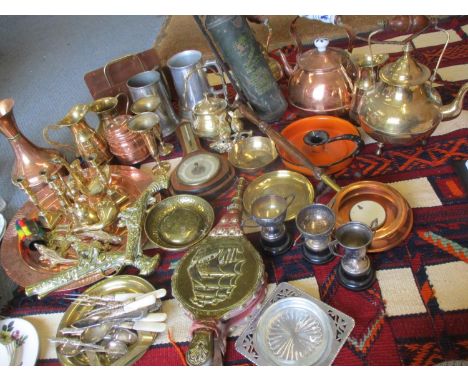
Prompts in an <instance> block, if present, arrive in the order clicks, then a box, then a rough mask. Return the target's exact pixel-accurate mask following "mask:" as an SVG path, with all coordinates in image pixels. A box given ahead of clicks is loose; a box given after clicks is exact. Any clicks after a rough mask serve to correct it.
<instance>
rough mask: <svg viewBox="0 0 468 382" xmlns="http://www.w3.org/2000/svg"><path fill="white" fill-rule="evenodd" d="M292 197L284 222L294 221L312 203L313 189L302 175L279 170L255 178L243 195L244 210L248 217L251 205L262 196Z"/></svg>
mask: <svg viewBox="0 0 468 382" xmlns="http://www.w3.org/2000/svg"><path fill="white" fill-rule="evenodd" d="M291 194H292V195H294V200H293V202H292V203H291V204H290V205H289V207H288V211H287V213H286V221H289V220H292V219H294V218H295V217H296V216H297V214H298V212H299V211H300V210H301V209H302V208H303V207H305V206H307V205H309V204H311V203H313V202H314V187H313V186H312V183H310V181H309V180H308V179H307V178H306V177H305V176H303V175H301V174H298V173H297V172H293V171H287V170H279V171H272V172H268V173H266V174H263V175H262V176H260V177H258V178H256V179H255V180H254V181H253V182H251V183H250V184H249V185H248V186H247V188H246V189H245V193H244V209H245V211H246V212H247V214H248V215H249V216H250V215H251V214H252V203H253V202H254V201H255V200H256V199H257V198H259V197H260V196H263V195H278V196H282V197H283V198H287V197H288V196H289V195H291Z"/></svg>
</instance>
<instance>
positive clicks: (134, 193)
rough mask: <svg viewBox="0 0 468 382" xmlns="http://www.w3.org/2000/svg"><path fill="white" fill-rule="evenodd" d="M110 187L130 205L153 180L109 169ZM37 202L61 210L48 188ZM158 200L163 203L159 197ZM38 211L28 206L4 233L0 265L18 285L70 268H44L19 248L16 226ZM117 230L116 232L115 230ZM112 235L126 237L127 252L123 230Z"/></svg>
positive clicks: (81, 283)
mask: <svg viewBox="0 0 468 382" xmlns="http://www.w3.org/2000/svg"><path fill="white" fill-rule="evenodd" d="M110 170H111V185H115V186H118V187H119V188H120V189H122V190H124V191H125V192H126V194H127V196H128V198H129V200H128V203H132V202H133V201H135V200H136V199H137V198H138V196H139V195H140V194H141V193H142V192H143V191H144V190H145V189H146V187H147V186H148V185H149V184H150V183H151V182H152V180H153V178H152V176H151V175H148V174H146V173H144V172H142V171H140V170H138V169H136V168H134V167H129V166H110ZM37 196H38V200H39V202H40V204H41V205H42V206H44V207H45V208H52V209H54V208H57V209H58V208H59V200H58V198H57V196H56V194H55V193H54V192H53V191H52V190H51V189H49V188H47V187H45V188H43V189H42V190H41V191H40V192H39V193H38V194H37ZM157 199H160V196H159V194H158V195H157ZM38 213H39V211H38V209H37V208H36V207H35V206H34V205H33V204H32V203H31V202H27V203H25V204H24V205H23V207H21V208H20V209H19V210H18V211H17V213H16V214H15V215H14V216H13V217H12V219H11V221H10V224H9V225H8V227H7V230H6V232H5V237H4V239H3V242H2V246H1V248H0V263H1V265H2V267H3V269H4V270H5V272H6V273H7V275H8V276H9V277H10V278H11V279H12V280H13V281H14V282H15V283H16V284H18V285H20V286H23V287H24V286H28V285H32V284H36V283H38V282H40V281H42V280H45V279H48V278H49V277H51V276H52V275H54V274H56V273H57V272H60V271H62V270H64V269H66V268H69V266H68V265H56V266H53V267H50V265H49V264H43V263H42V262H41V260H40V258H39V255H40V254H39V253H38V252H34V251H30V250H28V249H27V248H25V247H24V246H23V245H18V238H17V234H16V230H15V222H16V220H18V219H21V218H27V219H32V218H36V217H37V215H38ZM114 229H115V230H114ZM111 231H112V233H113V234H123V235H125V236H123V237H122V238H123V239H124V240H122V244H121V246H120V248H125V245H126V240H125V238H126V232H124V231H123V230H122V229H121V228H116V227H114V228H112V229H111ZM103 277H105V275H103V274H96V275H94V276H92V277H88V278H85V279H82V280H80V281H77V282H74V283H72V284H69V285H67V286H66V287H64V288H62V289H60V291H65V290H72V289H76V288H79V287H83V286H86V285H89V284H91V283H94V282H96V281H98V280H100V279H102V278H103Z"/></svg>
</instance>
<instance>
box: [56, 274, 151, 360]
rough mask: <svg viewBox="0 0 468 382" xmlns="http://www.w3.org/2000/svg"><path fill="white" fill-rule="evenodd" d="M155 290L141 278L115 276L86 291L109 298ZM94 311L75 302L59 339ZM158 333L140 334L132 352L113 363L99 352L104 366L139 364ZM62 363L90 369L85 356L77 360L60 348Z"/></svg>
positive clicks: (79, 356) (64, 318)
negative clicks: (66, 354) (137, 362)
mask: <svg viewBox="0 0 468 382" xmlns="http://www.w3.org/2000/svg"><path fill="white" fill-rule="evenodd" d="M154 290H155V289H154V287H153V286H152V285H151V284H150V283H149V282H148V281H146V280H144V279H142V278H141V277H138V276H129V275H125V276H114V277H112V278H111V279H107V280H103V281H101V282H99V283H97V284H96V285H93V286H92V287H91V288H88V289H87V290H86V291H84V292H83V293H84V294H87V295H89V296H108V295H115V294H118V293H148V292H151V291H154ZM90 310H92V307H89V306H85V305H83V304H77V303H73V304H71V305H70V306H69V307H68V309H67V310H66V312H65V313H64V315H63V317H62V320H61V321H60V324H59V326H58V329H57V335H56V337H62V335H61V334H60V330H61V329H62V328H65V327H70V326H71V325H73V323H74V322H76V321H78V320H79V319H80V318H83V317H84V315H85V314H86V313H87V312H88V311H90ZM156 336H157V333H154V332H144V331H138V341H137V342H136V343H135V344H133V345H132V346H130V347H129V348H128V352H127V353H126V354H125V355H123V356H122V357H121V358H119V359H118V360H117V361H115V362H111V361H109V359H108V358H107V357H106V355H104V354H99V353H96V355H97V356H98V357H99V360H100V362H101V364H102V365H103V366H126V365H131V364H133V363H135V362H136V361H138V360H139V359H140V358H141V357H142V356H143V355H144V354H145V352H146V350H147V349H148V348H149V347H150V346H151V345H152V344H153V342H154V340H155V339H156ZM57 356H58V360H59V361H60V363H61V364H62V365H65V366H89V361H88V358H87V357H86V355H85V354H84V353H80V354H78V355H76V356H74V357H65V356H64V355H62V354H61V353H60V352H59V351H58V349H57Z"/></svg>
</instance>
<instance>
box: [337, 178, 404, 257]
mask: <svg viewBox="0 0 468 382" xmlns="http://www.w3.org/2000/svg"><path fill="white" fill-rule="evenodd" d="M364 200H372V201H374V202H377V203H379V204H380V205H381V206H382V207H383V208H384V210H385V214H386V218H385V222H384V223H383V225H382V226H381V227H380V228H378V229H377V230H376V231H375V233H374V239H373V240H372V243H371V245H370V247H369V248H368V249H367V252H369V253H374V252H382V251H386V250H389V249H391V248H394V247H396V246H397V245H399V244H400V243H401V242H402V241H403V240H405V239H406V237H407V236H408V235H409V233H410V232H411V229H412V228H413V211H412V210H411V208H410V206H409V205H408V202H407V201H406V200H405V198H404V197H403V196H402V195H401V194H400V193H399V192H398V191H397V190H395V189H394V188H393V187H391V186H389V185H386V184H383V183H380V182H373V181H360V182H356V183H353V184H350V185H348V186H346V187H343V188H342V189H341V191H340V192H338V193H337V194H336V197H335V199H334V200H333V201H332V207H331V208H332V209H333V211H334V212H335V214H336V227H339V226H341V225H343V224H345V223H347V222H349V221H350V217H349V214H350V210H351V208H352V207H353V206H354V205H355V204H356V203H359V202H361V201H364Z"/></svg>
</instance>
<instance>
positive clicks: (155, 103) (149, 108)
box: [130, 96, 174, 157]
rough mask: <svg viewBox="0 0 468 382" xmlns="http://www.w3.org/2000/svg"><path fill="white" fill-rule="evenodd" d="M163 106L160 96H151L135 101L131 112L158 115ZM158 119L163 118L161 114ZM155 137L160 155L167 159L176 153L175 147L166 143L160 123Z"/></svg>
mask: <svg viewBox="0 0 468 382" xmlns="http://www.w3.org/2000/svg"><path fill="white" fill-rule="evenodd" d="M160 105H161V100H160V99H159V97H158V96H149V97H143V98H140V99H139V100H137V101H135V102H134V103H133V105H132V107H131V109H130V110H131V111H132V113H133V114H136V115H138V114H142V113H147V112H150V113H155V114H157V110H158V109H159V107H160ZM158 117H159V118H161V116H160V114H158ZM155 135H156V139H157V140H158V142H159V155H161V156H163V157H165V156H166V155H169V154H170V153H172V152H173V151H174V145H173V144H171V143H167V142H164V139H163V137H162V131H161V125H160V124H159V123H158V126H157V127H156V128H155Z"/></svg>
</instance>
